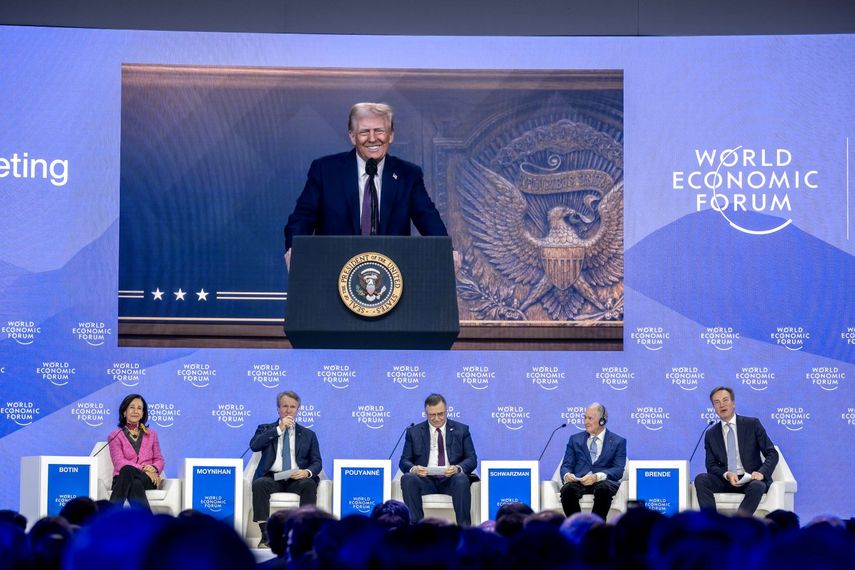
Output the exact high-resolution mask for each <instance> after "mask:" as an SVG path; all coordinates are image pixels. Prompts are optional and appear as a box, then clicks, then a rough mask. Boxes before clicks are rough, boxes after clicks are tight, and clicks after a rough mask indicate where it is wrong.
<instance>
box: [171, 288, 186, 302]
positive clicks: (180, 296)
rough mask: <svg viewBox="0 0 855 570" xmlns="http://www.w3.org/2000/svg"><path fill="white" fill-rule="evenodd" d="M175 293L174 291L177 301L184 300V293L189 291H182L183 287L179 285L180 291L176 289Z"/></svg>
mask: <svg viewBox="0 0 855 570" xmlns="http://www.w3.org/2000/svg"><path fill="white" fill-rule="evenodd" d="M173 293H174V295H175V300H176V301H183V300H184V295H186V294H187V292H186V291H182V290H181V287H179V288H178V291H174V292H173Z"/></svg>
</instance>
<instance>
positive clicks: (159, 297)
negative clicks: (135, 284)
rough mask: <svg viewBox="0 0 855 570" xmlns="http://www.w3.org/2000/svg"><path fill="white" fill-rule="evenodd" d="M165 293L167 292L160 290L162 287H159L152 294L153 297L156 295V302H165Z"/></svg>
mask: <svg viewBox="0 0 855 570" xmlns="http://www.w3.org/2000/svg"><path fill="white" fill-rule="evenodd" d="M165 292H166V291H161V290H160V287H158V288H157V289H155V290H154V291H152V292H151V294H152V295H154V300H155V301H163V294H164V293H165Z"/></svg>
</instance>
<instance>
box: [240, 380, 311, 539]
mask: <svg viewBox="0 0 855 570" xmlns="http://www.w3.org/2000/svg"><path fill="white" fill-rule="evenodd" d="M276 407H277V410H278V411H279V419H278V420H277V421H275V422H273V423H269V424H261V425H260V426H258V428H257V429H256V430H255V435H254V436H252V440H250V442H249V447H250V448H251V449H252V450H253V451H260V452H261V458H260V459H259V461H258V467H257V468H256V470H255V473H254V474H253V477H252V510H253V520H255V521H257V522H258V523H259V527H260V528H261V542H260V543H259V546H261V547H266V546H267V544H268V542H267V533H266V530H267V528H266V527H267V517H268V516H269V515H270V495H271V494H273V493H296V494H298V495H300V505H301V506H302V505H314V504H315V503H316V502H317V497H318V474H319V473H320V472H321V468H322V465H321V451H320V447H319V446H318V438H317V436H316V435H315V432H313V431H312V430H310V429H308V428H304V427H303V426H301V425H297V421H296V417H297V412H298V411H299V410H300V396H298V395H297V393H296V392H292V391H290V390H288V391H285V392H280V393H279V394H278V395H277V396H276Z"/></svg>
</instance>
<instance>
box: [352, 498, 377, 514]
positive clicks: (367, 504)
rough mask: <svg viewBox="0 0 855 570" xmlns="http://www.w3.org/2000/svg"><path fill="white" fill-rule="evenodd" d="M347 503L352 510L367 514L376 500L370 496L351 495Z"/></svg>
mask: <svg viewBox="0 0 855 570" xmlns="http://www.w3.org/2000/svg"><path fill="white" fill-rule="evenodd" d="M347 504H348V506H350V508H351V509H353V510H354V511H356V512H359V513H362V514H364V515H367V514H369V513H371V511H372V510H373V509H374V506H375V505H376V504H377V501H375V500H374V499H372V498H371V497H366V496H364V495H359V496H356V497H351V498H350V500H349V501H348V502H347Z"/></svg>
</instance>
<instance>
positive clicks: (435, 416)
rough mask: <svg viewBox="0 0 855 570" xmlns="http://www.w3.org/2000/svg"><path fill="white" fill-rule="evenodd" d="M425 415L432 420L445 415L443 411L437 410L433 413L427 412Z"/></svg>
mask: <svg viewBox="0 0 855 570" xmlns="http://www.w3.org/2000/svg"><path fill="white" fill-rule="evenodd" d="M427 416H428V417H429V418H430V419H432V420H436V419H439V418H444V417H445V412H437V413H435V414H428V415H427Z"/></svg>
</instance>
